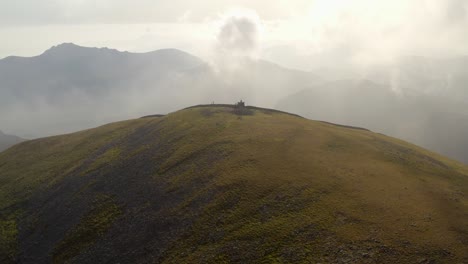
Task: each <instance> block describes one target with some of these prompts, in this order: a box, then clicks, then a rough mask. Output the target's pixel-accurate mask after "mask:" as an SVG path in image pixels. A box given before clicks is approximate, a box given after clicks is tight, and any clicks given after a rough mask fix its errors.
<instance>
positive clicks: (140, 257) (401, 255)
mask: <svg viewBox="0 0 468 264" xmlns="http://www.w3.org/2000/svg"><path fill="white" fill-rule="evenodd" d="M251 110H252V111H253V114H252V115H244V116H242V118H239V116H237V115H234V114H233V113H232V108H230V107H226V106H211V107H208V106H203V107H194V108H189V109H185V110H182V111H179V112H175V113H172V114H169V115H167V116H156V117H148V118H143V119H137V120H130V121H125V122H119V123H115V124H110V125H107V126H103V127H100V128H96V129H92V130H87V131H83V132H79V133H75V134H70V135H64V136H58V137H52V138H46V139H40V140H35V141H30V142H25V143H22V144H20V145H18V146H16V147H14V148H12V149H10V150H8V151H6V152H4V153H0V183H1V184H0V223H2V225H1V229H0V231H1V232H2V234H8V235H5V236H4V237H3V236H2V240H0V242H1V243H0V246H1V247H2V248H1V250H0V254H1V255H0V260H2V261H3V262H7V261H11V262H14V261H20V262H24V263H41V262H50V261H53V260H54V261H56V262H57V263H61V262H63V261H68V262H71V263H96V262H99V263H100V262H121V263H135V262H139V263H155V262H156V263H238V262H251V263H275V262H276V263H300V262H304V263H310V262H325V263H326V262H332V263H347V262H354V263H356V262H358V263H397V262H400V263H403V262H404V263H418V262H420V263H425V262H427V263H430V262H440V263H456V262H464V261H468V255H467V252H468V223H467V220H466V219H468V199H467V198H466V193H467V192H468V176H467V175H468V169H467V168H466V167H464V166H463V165H461V164H459V163H456V162H454V161H451V160H447V159H445V158H443V157H440V156H438V155H436V154H434V153H430V152H428V151H426V150H424V149H421V148H418V147H416V146H414V145H411V144H408V143H405V142H402V141H400V140H396V139H393V138H389V137H386V136H383V135H380V134H376V133H373V132H370V131H366V130H362V129H353V128H348V127H340V126H337V125H333V124H327V123H323V122H316V121H310V120H306V119H303V118H299V117H297V116H293V115H288V114H284V113H281V112H277V111H271V110H265V109H259V108H251Z"/></svg>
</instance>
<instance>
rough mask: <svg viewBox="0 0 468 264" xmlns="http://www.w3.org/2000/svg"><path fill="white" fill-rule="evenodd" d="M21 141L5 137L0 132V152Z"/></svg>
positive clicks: (9, 136) (12, 137) (15, 137)
mask: <svg viewBox="0 0 468 264" xmlns="http://www.w3.org/2000/svg"><path fill="white" fill-rule="evenodd" d="M23 141H24V139H22V138H20V137H17V136H12V135H6V134H4V133H3V132H2V131H1V130H0V152H1V151H4V150H5V149H7V148H9V147H11V146H13V145H15V144H18V143H20V142H23Z"/></svg>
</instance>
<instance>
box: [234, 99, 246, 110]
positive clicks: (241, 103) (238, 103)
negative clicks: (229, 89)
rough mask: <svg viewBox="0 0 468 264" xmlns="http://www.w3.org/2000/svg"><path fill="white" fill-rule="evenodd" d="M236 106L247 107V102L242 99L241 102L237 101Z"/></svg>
mask: <svg viewBox="0 0 468 264" xmlns="http://www.w3.org/2000/svg"><path fill="white" fill-rule="evenodd" d="M236 107H237V108H243V107H245V102H244V101H242V100H240V101H239V102H237V104H236Z"/></svg>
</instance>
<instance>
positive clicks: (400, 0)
mask: <svg viewBox="0 0 468 264" xmlns="http://www.w3.org/2000/svg"><path fill="white" fill-rule="evenodd" d="M467 12H468V1H466V0H391V1H375V0H354V1H352V0H315V1H314V0H310V1H305V0H278V1H271V0H256V1H252V0H249V1H248V0H242V1H233V0H205V1H199V0H197V1H195V0H170V1H169V0H158V1H154V0H133V1H130V0H42V1H37V0H15V1H11V0H0V36H1V39H2V42H1V43H2V44H1V45H0V58H2V57H6V56H9V55H20V56H32V55H38V54H40V53H42V52H43V51H44V50H46V49H48V48H50V47H51V46H53V45H56V44H59V43H63V42H73V43H75V44H78V45H83V46H91V47H110V48H116V49H118V50H128V51H133V52H145V51H152V50H156V49H160V48H178V49H182V50H185V51H187V52H190V53H192V54H194V55H197V56H200V57H202V58H204V59H209V58H210V57H211V56H213V54H214V53H216V52H218V51H219V50H220V47H221V49H224V50H225V51H227V52H236V53H245V54H247V55H249V56H256V57H259V58H264V59H269V60H272V61H274V62H277V63H279V64H282V65H285V66H288V67H294V68H301V69H310V68H313V67H314V66H315V65H316V64H317V63H315V62H317V61H322V62H324V61H329V62H330V63H343V64H346V63H373V62H386V61H391V60H392V59H393V58H395V57H396V56H400V55H421V56H431V57H441V56H459V55H466V54H468V45H466V43H467V41H468V15H467ZM223 32H224V33H223ZM233 32H235V33H234V35H235V37H234V39H233ZM322 64H323V63H322Z"/></svg>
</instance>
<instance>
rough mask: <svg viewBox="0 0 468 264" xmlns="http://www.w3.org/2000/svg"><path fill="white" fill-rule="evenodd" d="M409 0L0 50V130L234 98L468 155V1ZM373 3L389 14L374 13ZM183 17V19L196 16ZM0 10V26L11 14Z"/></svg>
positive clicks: (33, 131) (61, 129)
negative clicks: (168, 41)
mask: <svg viewBox="0 0 468 264" xmlns="http://www.w3.org/2000/svg"><path fill="white" fill-rule="evenodd" d="M332 2H333V1H332ZM416 2H418V1H413V2H411V3H407V2H406V1H405V2H403V1H395V3H390V2H388V3H385V4H382V5H380V6H379V5H376V4H373V3H371V2H370V1H355V2H353V4H347V3H341V2H340V5H335V6H334V5H332V4H327V2H326V1H317V2H316V3H315V4H314V5H313V6H312V7H311V8H310V10H309V11H308V14H307V15H306V16H305V15H297V16H292V18H290V19H283V18H282V19H278V20H275V21H273V20H271V19H268V17H271V16H274V15H275V14H276V13H278V12H280V11H278V10H280V9H281V8H277V9H275V8H272V9H271V10H270V9H268V10H267V9H265V10H262V11H254V10H256V9H254V8H252V7H249V6H248V7H247V8H248V9H235V10H234V11H232V12H226V13H225V14H223V15H221V16H220V17H218V18H217V20H216V23H213V24H214V25H216V27H217V29H216V31H215V32H214V35H213V36H212V38H211V39H210V40H209V41H207V43H209V44H208V45H206V43H204V44H203V45H205V46H206V47H207V49H208V50H209V52H208V53H204V54H191V50H190V48H189V50H187V51H186V50H180V49H173V47H171V46H167V48H168V49H158V50H155V51H150V52H127V51H118V50H115V49H113V48H114V46H111V45H107V48H88V47H83V46H81V45H75V44H72V43H65V44H60V45H56V46H54V47H51V48H49V49H48V50H46V51H45V52H43V53H41V54H40V55H37V56H32V57H15V56H8V57H6V58H4V59H2V60H0V128H1V129H2V130H3V131H5V132H6V133H8V134H14V135H18V136H21V137H24V138H36V137H43V136H49V135H56V134H62V133H69V132H74V131H77V130H82V129H86V128H91V127H95V126H99V125H102V124H105V123H108V122H113V121H119V120H123V119H130V118H137V117H140V116H144V115H148V114H165V113H169V112H171V111H175V110H178V109H181V108H184V107H188V106H191V105H194V104H209V103H212V102H215V103H234V102H236V101H238V100H240V99H243V100H245V101H246V102H247V104H249V105H256V106H261V107H269V108H278V109H281V110H285V111H291V112H294V113H297V114H300V115H303V116H305V117H307V118H310V119H316V120H325V121H329V122H335V123H342V124H347V125H353V126H362V127H366V128H369V129H371V130H373V131H376V132H380V133H384V134H388V135H390V136H394V137H398V138H401V139H404V140H408V141H410V142H412V143H415V144H419V145H422V146H424V147H427V148H429V149H431V150H433V151H436V152H439V153H441V154H445V155H448V156H449V157H452V158H455V159H458V160H461V161H464V162H468V138H467V137H466V136H465V135H467V134H468V108H467V107H466V106H467V103H468V92H467V85H468V57H467V56H465V54H468V51H467V50H466V47H465V45H463V43H466V40H467V39H466V38H467V36H468V32H467V28H468V18H467V4H466V2H465V1H457V0H450V1H429V0H428V1H420V2H419V4H418V3H416ZM83 5H84V3H83ZM301 5H305V4H304V3H301ZM299 6H300V5H299ZM337 6H338V7H337ZM364 7H367V8H368V9H369V10H374V11H375V12H371V11H369V10H367V9H365V8H364ZM416 7H419V8H416ZM68 8H69V7H68ZM384 9H385V10H388V15H386V16H381V17H379V12H382V10H384ZM67 10H68V9H67ZM365 10H367V11H365ZM299 11H300V8H299V9H298V10H293V11H291V12H293V13H297V14H299V13H298V12H299ZM77 12H78V11H77ZM185 15H186V16H185ZM185 15H184V23H185V22H186V21H189V22H190V21H192V22H194V21H196V23H200V21H202V20H200V19H198V18H195V17H194V16H193V15H192V16H191V15H190V14H189V13H187V14H185ZM74 17H75V19H76V21H81V20H80V19H84V18H83V17H81V16H79V15H76V16H74ZM129 17H130V16H129ZM264 17H266V18H264ZM43 18H44V17H43ZM2 19H3V20H5V21H4V22H5V27H3V28H0V31H1V30H6V27H11V26H12V25H15V23H16V22H15V19H14V17H12V16H5V17H3V18H2ZM31 19H33V18H31ZM54 19H56V20H60V19H62V18H60V17H55V18H54ZM103 19H104V20H105V19H109V21H111V20H112V19H113V18H112V17H111V16H103ZM148 19H149V18H148ZM88 20H90V21H92V18H88ZM145 22H150V21H145ZM371 22H373V23H371ZM44 23H45V22H44ZM77 23H78V22H77ZM194 23H195V22H194ZM210 23H211V22H210ZM51 30H52V29H51ZM285 32H287V34H286V33H285ZM283 33H284V34H283ZM184 34H185V32H184ZM67 36H68V35H67ZM187 36H189V33H187ZM302 36H303V39H301V38H302ZM96 38H98V37H96ZM181 38H183V36H181ZM70 39H73V37H71V38H70ZM147 40H151V38H150V37H148V38H147ZM89 42H90V41H89V40H88V41H84V43H89ZM55 44H58V43H54V45H55ZM197 45H201V44H200V43H196V42H194V43H192V46H194V47H195V46H197ZM90 46H92V45H90ZM116 46H119V45H116ZM174 46H177V45H174ZM187 47H189V46H187ZM195 50H197V49H195ZM198 50H201V49H198ZM9 55H14V54H9Z"/></svg>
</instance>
